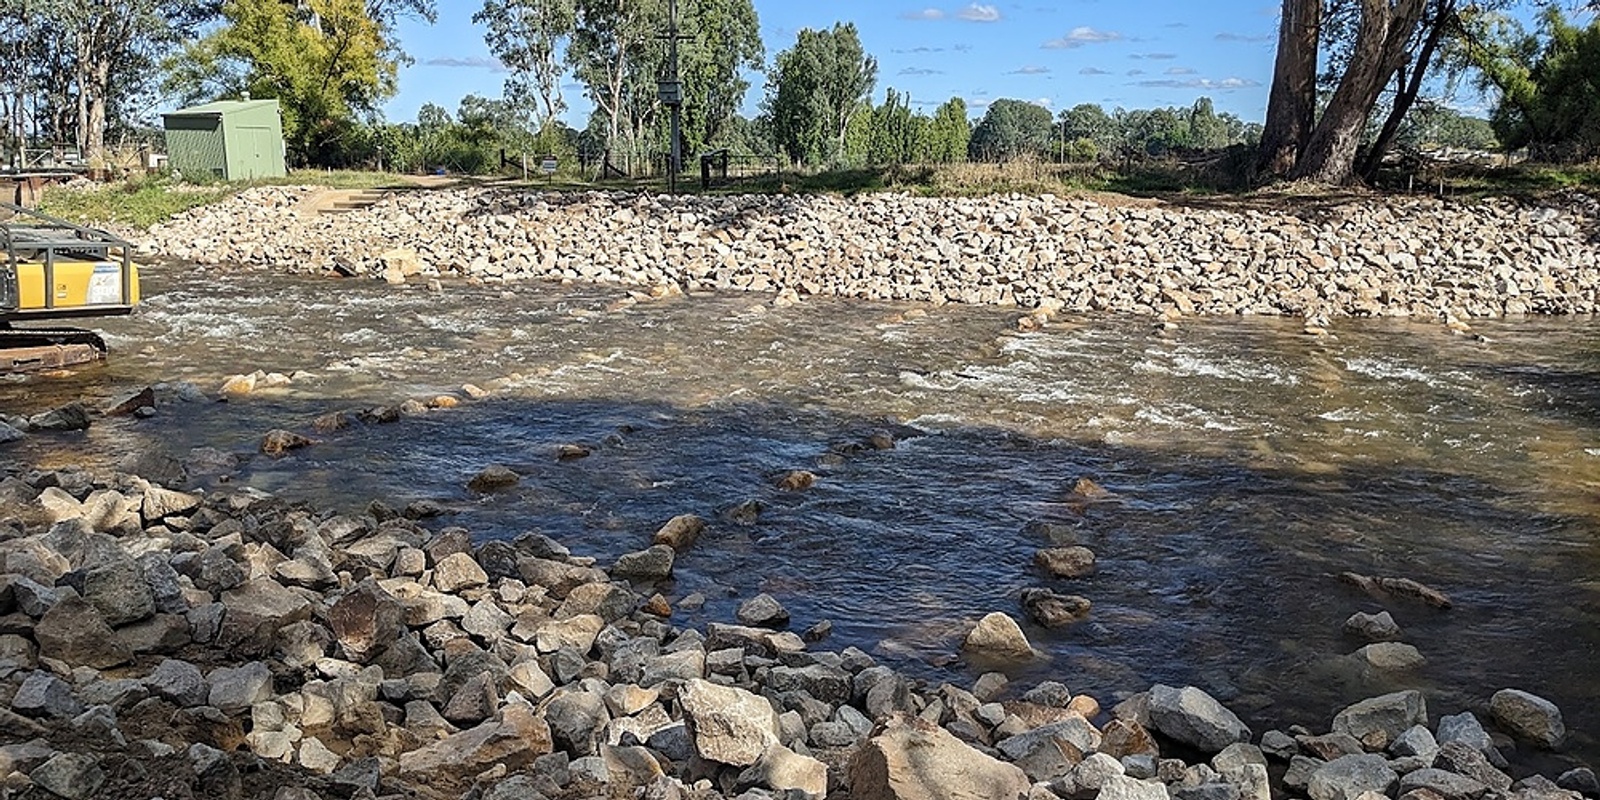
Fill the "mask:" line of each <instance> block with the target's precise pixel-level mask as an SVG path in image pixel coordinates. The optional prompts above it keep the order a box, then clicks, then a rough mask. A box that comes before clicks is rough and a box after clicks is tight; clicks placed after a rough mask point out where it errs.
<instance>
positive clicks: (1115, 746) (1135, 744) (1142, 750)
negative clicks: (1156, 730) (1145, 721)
mask: <svg viewBox="0 0 1600 800" xmlns="http://www.w3.org/2000/svg"><path fill="white" fill-rule="evenodd" d="M1099 750H1100V752H1102V753H1105V754H1107V755H1109V756H1111V757H1112V758H1119V759H1121V758H1127V757H1129V756H1138V755H1148V756H1160V755H1161V750H1160V748H1159V747H1158V746H1157V745H1156V740H1155V739H1154V738H1153V737H1151V735H1150V733H1149V732H1148V731H1146V730H1145V729H1144V726H1142V725H1140V724H1139V723H1137V722H1134V721H1133V720H1123V719H1114V720H1112V721H1110V722H1108V723H1106V725H1105V728H1103V729H1102V730H1101V742H1100V748H1099Z"/></svg>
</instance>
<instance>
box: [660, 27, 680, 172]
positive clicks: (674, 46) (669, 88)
mask: <svg viewBox="0 0 1600 800" xmlns="http://www.w3.org/2000/svg"><path fill="white" fill-rule="evenodd" d="M665 38H666V40H667V74H666V76H664V77H663V78H662V80H661V84H660V89H661V103H662V105H665V106H667V107H668V108H670V109H672V150H671V154H670V155H669V156H668V157H667V162H668V163H667V191H668V192H669V193H671V194H677V193H678V173H680V172H682V171H683V83H682V81H680V80H679V78H678V40H679V39H682V38H684V37H682V36H680V35H679V34H678V0H668V1H667V33H666V35H665Z"/></svg>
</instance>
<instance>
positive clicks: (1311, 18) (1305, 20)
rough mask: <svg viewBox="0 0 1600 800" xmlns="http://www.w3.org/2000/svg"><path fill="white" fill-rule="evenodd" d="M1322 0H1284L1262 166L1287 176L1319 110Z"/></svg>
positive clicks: (1266, 169) (1262, 168) (1258, 164)
mask: <svg viewBox="0 0 1600 800" xmlns="http://www.w3.org/2000/svg"><path fill="white" fill-rule="evenodd" d="M1321 35H1322V0H1283V13H1282V16H1281V18H1280V20H1279V22H1278V57H1277V61H1276V63H1275V64H1274V66H1273V71H1272V89H1271V92H1270V94H1269V95H1268V98H1267V121H1266V125H1265V128H1264V129H1263V131H1262V136H1261V150H1260V155H1259V156H1258V158H1257V160H1256V164H1257V168H1258V169H1259V170H1260V171H1262V172H1267V173H1271V174H1273V175H1286V174H1288V172H1289V170H1290V169H1293V168H1294V165H1295V162H1296V161H1297V160H1299V158H1300V153H1301V152H1302V151H1304V150H1305V148H1306V144H1307V143H1308V142H1309V141H1310V140H1311V129H1312V125H1313V124H1314V123H1315V122H1316V113H1317V50H1318V44H1319V40H1320V39H1321Z"/></svg>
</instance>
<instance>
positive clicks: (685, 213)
mask: <svg viewBox="0 0 1600 800" xmlns="http://www.w3.org/2000/svg"><path fill="white" fill-rule="evenodd" d="M311 191H312V190H309V189H296V188H282V187H270V188H257V189H250V190H247V191H245V192H242V193H240V194H239V195H237V196H235V197H233V198H231V199H229V200H227V201H224V202H222V203H218V204H216V205H212V206H207V207H203V208H199V209H195V210H193V211H190V212H188V213H186V214H183V215H180V216H178V217H176V218H174V219H172V220H171V221H169V222H167V223H164V224H161V225H157V226H155V227H152V228H151V229H149V230H148V231H146V232H144V233H143V234H139V235H136V236H135V238H136V239H138V240H139V241H141V242H142V245H141V246H142V248H143V249H144V250H145V252H147V253H149V254H154V255H159V256H164V257H170V258H174V259H179V260H183V261H190V262H196V263H201V264H230V265H234V264H242V265H260V266H266V267H272V268H275V269H287V270H298V271H337V272H340V273H343V274H347V275H356V274H361V275H370V276H374V277H382V278H385V279H386V280H388V281H390V282H391V283H405V282H407V281H412V280H424V279H427V278H428V276H436V275H448V276H461V277H467V278H475V279H480V280H484V281H495V282H498V281H513V280H529V279H537V280H557V281H583V282H595V283H612V284H621V285H627V286H635V287H644V288H651V289H657V290H666V291H679V290H683V291H696V290H750V291H758V292H776V293H780V295H781V296H787V297H798V296H802V295H836V296H843V297H857V298H868V299H876V300H913V301H924V302H934V303H944V302H959V303H978V304H998V305H1016V306H1021V307H1027V308H1035V307H1039V308H1046V309H1052V310H1053V309H1065V310H1068V311H1113V312H1121V313H1136V314H1168V315H1173V314H1176V315H1195V314H1229V315H1231V314H1288V315H1304V316H1307V317H1313V318H1320V317H1323V316H1331V315H1351V316H1387V315H1392V316H1420V317H1428V318H1434V317H1440V316H1446V317H1497V316H1501V315H1506V314H1522V313H1549V314H1573V313H1593V312H1595V311H1597V310H1600V246H1597V245H1596V234H1597V228H1600V203H1597V202H1596V201H1595V200H1593V199H1591V198H1588V197H1586V196H1583V195H1576V194H1574V195H1570V196H1568V197H1566V198H1565V199H1564V200H1562V201H1560V202H1559V203H1557V204H1556V205H1554V206H1551V207H1528V206H1524V205H1521V204H1518V203H1514V202H1509V201H1484V202H1479V203H1455V202H1445V201H1440V200H1434V199H1415V198H1369V199H1363V200H1359V201H1352V202H1349V203H1347V204H1343V205H1336V206H1334V207H1332V208H1329V209H1323V210H1320V211H1318V212H1317V213H1310V212H1307V213H1305V214H1304V215H1297V214H1296V213H1294V212H1295V211H1296V209H1293V208H1288V209H1287V210H1279V211H1257V210H1223V209H1215V208H1204V207H1180V206H1154V207H1135V206H1106V205H1100V204H1097V203H1094V202H1092V201H1089V200H1084V199H1069V198H1058V197H1053V196H1049V195H1042V196H1036V197H1029V196H1020V195H1008V196H992V197H983V198H922V197H912V196H908V195H891V194H874V195H864V196H858V197H849V198H845V197H835V196H828V195H814V196H785V195H747V196H733V197H696V196H690V197H668V196H656V195H645V194H629V193H605V192H589V193H577V194H545V193H536V192H518V191H508V190H494V189H483V188H477V189H453V190H447V191H431V192H429V191H418V192H411V193H399V194H393V195H390V196H389V197H387V198H386V199H384V200H383V201H381V202H379V203H378V204H376V205H374V206H372V207H370V208H367V209H363V210H360V211H355V212H352V213H348V214H341V215H317V214H313V213H310V212H304V211H302V210H300V209H299V207H298V206H299V203H300V200H302V199H303V198H304V197H305V196H306V195H307V194H308V193H309V192H311ZM1285 205H1286V206H1290V205H1292V201H1287V200H1286V201H1285Z"/></svg>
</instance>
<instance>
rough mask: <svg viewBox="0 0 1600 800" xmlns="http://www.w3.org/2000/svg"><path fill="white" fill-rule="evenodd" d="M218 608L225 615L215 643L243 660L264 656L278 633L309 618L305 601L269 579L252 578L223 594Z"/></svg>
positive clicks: (306, 601)
mask: <svg viewBox="0 0 1600 800" xmlns="http://www.w3.org/2000/svg"><path fill="white" fill-rule="evenodd" d="M222 604H223V606H224V607H225V608H226V612H225V613H224V614H223V616H222V625H221V629H220V630H219V631H218V632H217V643H218V644H220V645H222V646H223V647H226V648H228V649H230V650H233V651H234V652H235V653H236V654H237V655H240V656H243V657H246V658H249V657H252V656H260V655H265V654H267V653H268V652H270V651H271V648H272V643H273V640H274V639H275V637H276V635H277V633H278V629H280V628H282V627H284V626H285V625H290V624H292V623H295V622H300V621H302V620H305V619H309V618H310V617H311V603H310V602H309V601H308V600H306V599H305V598H304V597H302V596H300V595H299V594H296V593H295V592H293V591H290V590H289V589H285V588H284V587H283V585H282V584H280V583H278V582H277V581H274V580H272V579H271V578H254V579H251V580H249V581H246V582H244V583H242V584H240V585H239V586H237V587H235V588H233V589H229V590H227V591H224V592H223V593H222ZM198 638H199V637H198V636H197V637H196V639H198Z"/></svg>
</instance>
